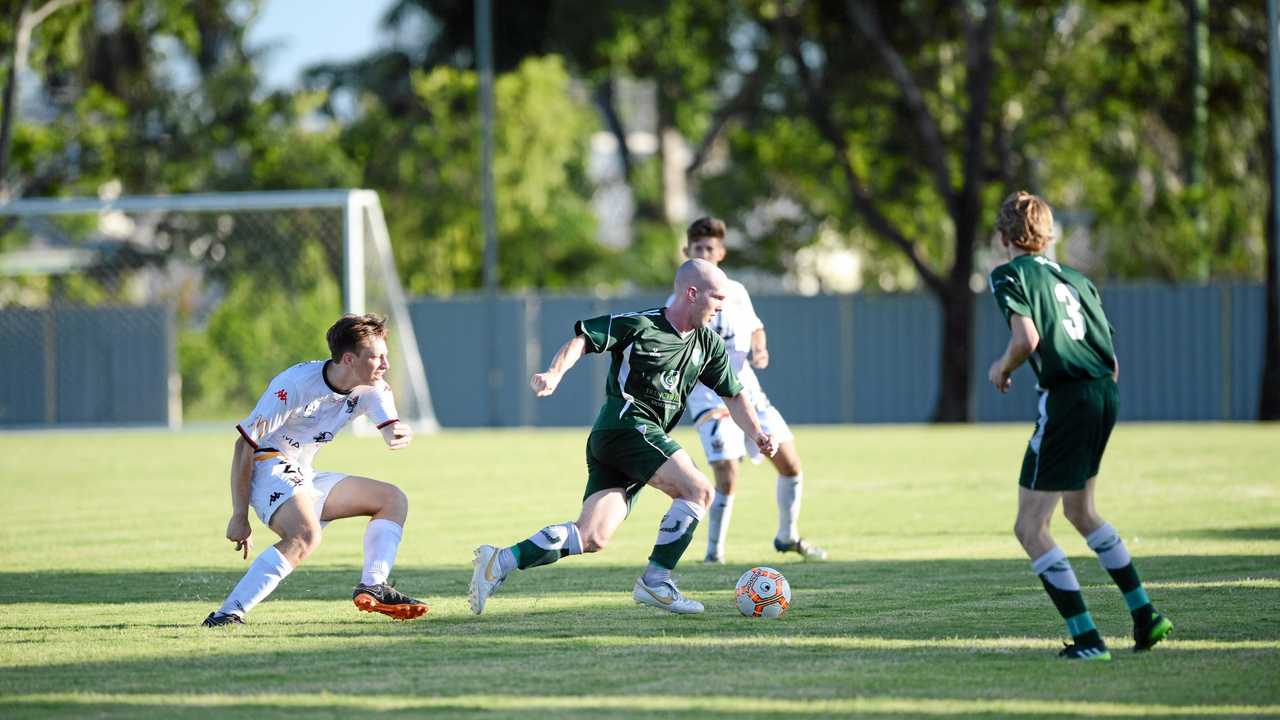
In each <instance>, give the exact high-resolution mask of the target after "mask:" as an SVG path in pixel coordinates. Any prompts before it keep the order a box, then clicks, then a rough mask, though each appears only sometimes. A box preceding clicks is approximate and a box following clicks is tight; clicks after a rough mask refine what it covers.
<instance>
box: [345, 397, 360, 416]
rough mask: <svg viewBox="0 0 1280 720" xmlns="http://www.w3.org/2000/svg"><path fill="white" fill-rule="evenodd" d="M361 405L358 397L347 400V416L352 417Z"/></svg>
mask: <svg viewBox="0 0 1280 720" xmlns="http://www.w3.org/2000/svg"><path fill="white" fill-rule="evenodd" d="M359 404H360V398H358V397H349V398H347V414H348V415H350V414H351V413H353V412H355V411H356V405H359Z"/></svg>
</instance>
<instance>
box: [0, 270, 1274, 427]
mask: <svg viewBox="0 0 1280 720" xmlns="http://www.w3.org/2000/svg"><path fill="white" fill-rule="evenodd" d="M1103 295H1104V302H1105V304H1106V308H1107V313H1108V316H1109V317H1110V319H1111V321H1112V324H1113V325H1114V326H1115V328H1116V338H1115V341H1116V349H1117V352H1118V354H1119V356H1120V370H1121V378H1120V394H1121V417H1122V418H1124V419H1128V420H1251V419H1253V417H1254V416H1255V413H1256V408H1257V402H1258V391H1259V385H1260V380H1261V373H1262V343H1263V337H1264V327H1265V326H1264V323H1265V309H1264V304H1263V299H1264V289H1263V287H1262V286H1261V285H1257V284H1250V285H1210V286H1194V287H1192V286H1165V285H1127V286H1115V285H1112V286H1109V287H1106V288H1104V289H1103ZM664 299H665V296H664V295H659V294H651V295H633V296H627V297H617V298H609V299H602V298H595V297H561V296H520V297H499V298H497V299H495V300H491V299H489V298H486V297H460V298H450V299H425V298H422V299H416V300H413V301H411V302H410V307H409V309H410V317H411V318H412V322H413V324H414V327H415V329H416V331H417V338H418V342H419V345H420V347H421V351H422V356H423V359H424V362H425V365H426V368H427V374H428V380H429V382H430V386H431V391H432V396H433V401H434V403H435V409H436V414H437V416H438V418H439V420H440V423H441V424H442V425H444V426H445V427H482V426H490V425H493V426H581V425H588V424H590V423H591V422H592V421H593V420H594V418H595V413H596V411H597V410H598V409H599V406H600V404H601V402H602V400H603V392H604V377H605V373H606V371H607V369H608V362H607V358H604V357H602V356H599V355H589V356H587V357H585V358H583V359H582V360H581V361H579V364H578V366H577V367H575V368H574V369H573V370H572V371H571V372H570V373H569V374H568V375H567V376H566V377H565V379H564V381H563V382H562V383H561V385H560V387H559V389H558V390H557V391H556V394H555V395H553V396H552V397H550V398H543V399H538V398H535V397H533V394H532V393H531V392H530V391H529V388H528V381H529V376H530V375H531V374H533V373H534V372H538V371H540V370H542V369H544V368H545V367H546V365H547V363H548V362H549V361H550V359H551V357H552V355H553V354H554V353H555V351H556V350H557V349H558V348H559V347H560V345H561V344H562V343H564V341H565V340H567V339H569V337H570V336H571V334H572V332H573V323H574V321H575V320H578V319H581V318H586V317H592V316H595V315H601V314H604V313H608V312H623V311H629V310H638V309H643V308H648V307H654V306H657V305H660V304H662V302H663V300H664ZM754 300H755V304H756V311H757V313H758V314H759V315H760V317H761V318H762V319H763V320H764V322H765V326H766V330H767V332H768V335H769V347H770V361H771V364H770V366H769V368H768V369H767V370H764V371H761V372H760V376H761V380H762V382H763V384H764V387H765V390H766V391H767V392H768V393H769V396H770V398H771V399H772V400H773V402H774V404H775V405H777V406H778V407H779V409H781V410H782V412H783V414H784V415H785V416H786V417H787V419H788V421H790V422H793V423H850V422H854V423H896V422H923V421H926V420H928V418H929V414H930V413H931V411H932V410H933V405H934V400H935V397H936V394H937V389H938V358H939V352H938V350H939V343H940V338H939V332H940V313H939V312H938V308H937V306H936V304H935V301H934V300H933V298H932V297H930V296H927V295H922V294H909V295H881V296H873V295H843V296H818V297H798V296H768V295H763V296H758V297H756V298H754ZM122 313H129V315H128V317H125V316H124V315H122ZM975 321H976V338H975V344H974V346H975V357H974V365H973V369H974V375H973V379H972V390H973V392H972V399H973V402H974V411H975V417H976V418H977V419H978V420H980V421H1014V422H1019V421H1030V420H1032V419H1034V417H1035V393H1034V386H1035V378H1034V376H1032V374H1031V372H1030V370H1029V369H1027V368H1023V369H1020V370H1019V371H1018V372H1017V373H1016V374H1015V375H1014V387H1013V390H1012V391H1011V392H1010V393H1009V394H1007V395H1000V394H998V393H996V392H994V391H993V390H992V389H991V388H990V387H988V386H987V384H986V382H985V370H986V367H987V365H988V363H990V361H991V360H992V359H994V358H995V357H996V356H997V355H998V354H999V353H1000V352H1001V351H1002V350H1003V348H1004V344H1005V342H1006V341H1007V338H1008V330H1007V329H1006V327H1005V325H1004V322H1003V320H1002V319H1001V317H1000V314H999V313H998V311H997V310H996V307H995V304H994V303H993V302H991V300H990V297H989V296H982V297H979V298H978V302H977V306H976V312H975ZM0 348H3V350H4V352H0V376H2V377H4V378H5V379H6V382H5V383H4V385H3V386H2V389H0V426H17V425H41V424H116V423H148V424H169V423H170V422H171V421H172V420H173V419H174V418H176V417H180V415H179V414H178V412H177V410H176V408H174V406H173V403H174V402H175V398H176V396H177V393H176V391H175V388H174V386H173V384H172V383H173V382H174V381H175V380H174V378H175V377H176V368H175V367H174V362H175V361H174V351H173V348H174V319H173V314H172V311H170V310H168V309H166V308H163V307H145V308H131V309H128V310H125V309H74V310H72V309H62V310H57V311H48V310H46V311H30V310H0ZM303 359H307V358H296V360H303Z"/></svg>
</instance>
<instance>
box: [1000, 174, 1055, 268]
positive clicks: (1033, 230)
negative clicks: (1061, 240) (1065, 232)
mask: <svg viewBox="0 0 1280 720" xmlns="http://www.w3.org/2000/svg"><path fill="white" fill-rule="evenodd" d="M996 230H998V231H999V232H1000V235H1001V236H1002V237H1003V238H1004V239H1005V241H1006V242H1008V243H1009V244H1010V245H1013V246H1014V247H1017V248H1021V249H1023V250H1026V251H1027V252H1032V253H1038V252H1044V249H1045V248H1046V247H1048V246H1049V243H1051V242H1053V210H1052V209H1051V208H1050V207H1049V203H1047V202H1045V201H1044V200H1041V199H1040V198H1039V197H1037V196H1035V195H1032V194H1031V193H1029V192H1024V191H1022V190H1019V191H1018V192H1015V193H1013V194H1012V195H1010V196H1009V197H1007V198H1005V199H1004V202H1003V203H1001V204H1000V214H999V216H998V217H997V218H996Z"/></svg>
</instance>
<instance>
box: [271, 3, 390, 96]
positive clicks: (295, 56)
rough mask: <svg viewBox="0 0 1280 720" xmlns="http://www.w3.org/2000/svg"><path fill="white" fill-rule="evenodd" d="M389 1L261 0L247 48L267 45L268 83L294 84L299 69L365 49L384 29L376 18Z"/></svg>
mask: <svg viewBox="0 0 1280 720" xmlns="http://www.w3.org/2000/svg"><path fill="white" fill-rule="evenodd" d="M392 1H393V0H264V2H263V3H262V12H261V14H259V16H258V19H257V20H256V21H255V22H254V23H253V25H252V26H251V27H250V29H249V36H248V39H249V44H250V46H251V47H263V46H266V45H270V46H271V48H272V49H271V51H270V52H269V53H268V54H267V55H266V57H265V58H264V60H263V66H262V70H263V79H264V80H265V81H266V83H267V85H269V86H270V87H272V88H285V87H291V86H294V85H296V84H297V83H298V79H299V77H300V76H301V73H302V70H303V68H305V67H307V66H308V65H314V64H316V63H319V62H328V61H335V60H351V59H354V58H357V57H361V56H363V55H366V54H368V53H369V51H370V50H372V49H373V48H374V47H376V46H377V45H378V44H379V42H380V40H384V39H385V38H384V37H383V34H382V33H381V32H380V30H379V29H378V21H379V20H381V19H382V16H383V15H384V14H386V11H387V9H388V8H389V7H390V6H391V3H392Z"/></svg>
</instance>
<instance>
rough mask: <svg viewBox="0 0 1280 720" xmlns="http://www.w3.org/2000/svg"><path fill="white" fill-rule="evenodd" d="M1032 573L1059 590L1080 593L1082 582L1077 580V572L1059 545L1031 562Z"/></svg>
mask: <svg viewBox="0 0 1280 720" xmlns="http://www.w3.org/2000/svg"><path fill="white" fill-rule="evenodd" d="M1031 572H1033V573H1035V574H1036V575H1039V576H1041V577H1043V578H1044V579H1045V580H1047V581H1048V582H1049V584H1050V585H1052V586H1054V587H1056V588H1058V589H1059V590H1067V591H1070V592H1079V591H1080V581H1079V580H1077V579H1076V571H1075V570H1072V569H1071V562H1070V561H1069V560H1067V554H1066V553H1065V552H1063V551H1062V548H1060V547H1058V546H1057V545H1054V546H1053V549H1051V550H1050V551H1049V552H1047V553H1045V554H1043V555H1041V556H1040V557H1038V558H1036V559H1035V560H1033V561H1031Z"/></svg>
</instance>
